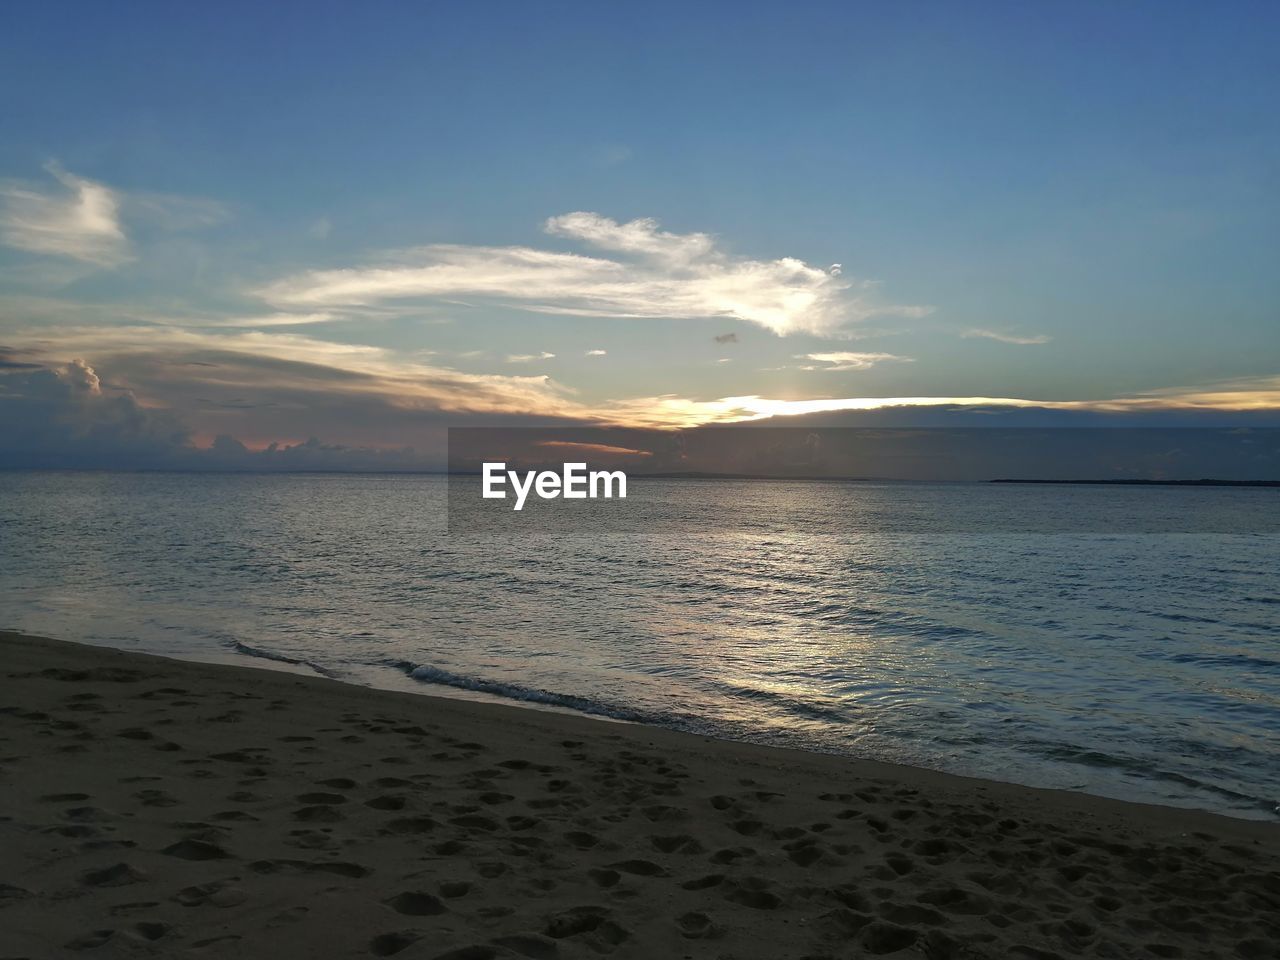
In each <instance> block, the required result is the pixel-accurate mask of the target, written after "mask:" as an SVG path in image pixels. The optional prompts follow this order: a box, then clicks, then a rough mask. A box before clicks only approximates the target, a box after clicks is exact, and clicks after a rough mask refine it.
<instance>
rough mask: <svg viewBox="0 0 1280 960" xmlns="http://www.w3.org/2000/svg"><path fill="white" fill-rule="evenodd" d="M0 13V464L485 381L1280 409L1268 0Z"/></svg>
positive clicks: (1231, 410)
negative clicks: (1246, 0)
mask: <svg viewBox="0 0 1280 960" xmlns="http://www.w3.org/2000/svg"><path fill="white" fill-rule="evenodd" d="M1055 11H1056V12H1055ZM3 23H4V28H3V29H0V116H3V118H4V120H3V127H4V136H3V137H0V244H2V246H0V431H2V432H3V434H4V436H2V437H0V457H3V458H4V460H8V461H9V462H10V463H13V464H17V465H27V464H41V463H48V464H55V465H56V464H71V465H75V464H81V463H84V464H104V463H110V464H121V465H128V464H140V465H145V464H147V463H151V462H161V460H163V458H164V457H165V456H168V455H169V454H171V453H172V452H173V451H175V450H177V451H184V450H189V449H190V448H192V447H208V446H209V445H211V444H213V443H214V441H215V438H216V437H218V436H219V435H223V439H222V440H221V441H218V442H219V444H220V445H221V448H222V449H223V450H227V451H235V450H236V449H237V448H236V444H244V445H246V446H247V447H248V448H250V449H252V450H257V449H260V448H262V447H264V446H266V445H267V444H270V443H272V442H274V443H277V444H279V445H281V446H288V445H292V444H298V443H301V442H303V441H306V440H307V439H308V438H317V441H318V442H319V443H320V444H323V445H326V446H328V447H330V448H332V449H335V450H337V449H339V448H341V449H343V450H347V451H359V450H379V449H386V448H397V449H398V448H403V447H413V448H415V449H416V450H419V451H422V450H425V449H427V448H428V447H430V445H431V444H432V443H433V442H435V441H434V440H433V437H436V436H438V431H439V429H440V428H441V426H443V425H446V424H453V425H466V424H476V423H487V422H514V420H513V418H516V417H520V418H525V417H532V418H535V419H537V420H539V421H540V422H555V421H556V420H562V419H568V420H574V421H583V422H601V423H623V424H632V425H648V426H687V425H694V424H699V423H705V422H726V421H733V420H742V419H746V418H755V417H766V416H770V415H778V414H791V413H816V412H821V413H829V412H836V413H839V412H842V411H864V410H868V409H875V408H881V407H886V406H888V407H894V408H903V409H904V410H906V411H907V414H903V413H902V411H898V413H899V414H900V415H901V416H900V419H899V420H898V421H896V422H910V418H911V416H914V414H913V413H911V411H920V412H921V416H922V417H923V416H924V415H925V412H926V411H927V410H928V408H929V407H931V406H932V407H937V408H938V409H940V410H944V411H947V412H949V413H955V414H956V415H960V414H963V413H965V412H966V411H967V410H972V409H973V408H978V409H981V410H983V411H987V410H994V411H1000V410H1003V409H1006V408H1007V409H1017V408H1023V409H1036V410H1056V411H1058V412H1059V413H1062V414H1064V415H1076V414H1079V415H1080V416H1082V417H1083V416H1086V415H1087V416H1089V417H1093V418H1095V419H1096V418H1097V417H1099V416H1131V417H1132V416H1139V415H1143V414H1147V415H1152V416H1154V415H1156V414H1163V415H1164V416H1166V417H1168V416H1175V417H1180V416H1182V414H1183V412H1184V411H1188V410H1190V409H1192V408H1206V407H1207V408H1211V409H1214V410H1220V411H1227V414H1229V415H1234V414H1236V413H1239V414H1240V416H1241V418H1242V422H1243V421H1244V420H1246V419H1247V420H1249V422H1269V423H1271V424H1272V425H1275V424H1280V313H1278V307H1277V305H1278V304H1280V269H1277V262H1278V260H1280V258H1278V256H1277V254H1280V174H1278V166H1277V165H1278V164H1280V126H1278V124H1277V119H1276V118H1277V114H1276V110H1275V104H1276V103H1277V102H1280V82H1278V80H1277V68H1276V59H1275V38H1276V36H1277V35H1280V7H1277V6H1276V5H1275V4H1271V3H1256V4H1254V3H1243V2H1239V3H1226V4H1214V5H1210V4H1204V3H1174V2H1161V3H1146V4H1144V3H1126V4H1113V3H1097V4H1092V3H1071V4H1065V3H1064V4H1060V5H1057V4H1031V5H1028V4H1017V3H983V4H977V5H956V4H946V3H902V4H866V5H863V4H843V3H842V4H799V5H793V6H790V7H786V6H779V5H777V4H751V3H746V4H737V3H735V4H705V5H682V4H672V5H662V4H654V3H646V4H643V5H635V6H634V7H632V8H630V9H629V10H621V9H617V8H615V7H614V6H613V5H600V4H594V5H592V4H563V3H551V4H515V3H511V4H507V3H497V4H465V5H464V4H431V5H418V4H403V3H400V4H379V3H372V4H361V5H358V6H357V5H347V4H323V3H307V4H287V3H282V4H270V5H261V4H238V3H220V4H216V5H202V6H193V5H178V6H175V5H173V4H147V3H130V4H128V5H126V6H124V7H118V6H117V7H113V6H111V5H104V4H65V3H56V2H55V3H47V4H40V5H34V4H32V5H22V6H19V5H16V4H15V5H8V6H7V7H6V9H5V12H4V14H3ZM933 413H935V414H936V413H937V410H935V411H933ZM850 416H853V417H856V416H857V414H856V413H854V414H850ZM1188 416H1190V415H1188ZM1219 416H1223V415H1222V414H1219ZM1249 418H1252V419H1249ZM1259 418H1261V419H1259ZM930 422H932V421H930ZM1179 422H1181V421H1179ZM1186 422H1194V417H1191V418H1190V419H1187V420H1186ZM1223 422H1225V421H1223ZM229 438H234V439H229ZM352 455H353V456H354V455H356V454H355V453H353V454H352ZM157 458H160V460H157ZM0 465H4V463H3V461H0Z"/></svg>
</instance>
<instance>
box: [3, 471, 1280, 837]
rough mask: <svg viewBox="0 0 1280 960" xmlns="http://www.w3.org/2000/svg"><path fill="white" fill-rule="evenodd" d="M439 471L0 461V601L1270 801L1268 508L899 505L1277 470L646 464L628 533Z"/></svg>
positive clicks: (612, 708)
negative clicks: (453, 503)
mask: <svg viewBox="0 0 1280 960" xmlns="http://www.w3.org/2000/svg"><path fill="white" fill-rule="evenodd" d="M975 498H984V499H979V500H975ZM1173 498H1183V499H1180V500H1179V499H1173ZM1193 498H1194V499H1193ZM444 501H445V481H444V480H443V479H442V478H439V477H422V476H414V477H396V476H318V475H293V476H257V475H248V476H244V475H240V476H236V475H162V474H151V475H135V474H24V473H10V474H0V625H3V626H7V627H13V628H18V629H23V630H26V631H29V632H33V633H45V634H49V635H52V636H60V637H65V638H68V639H74V640H83V641H89V642H94V643H104V644H111V645H116V646H123V647H130V648H135V649H142V650H148V651H153V652H158V653H168V654H178V655H182V656H188V657H193V658H197V659H219V658H223V659H225V658H227V657H242V656H252V657H259V658H267V660H259V661H258V662H260V663H266V662H268V661H274V662H275V663H276V664H288V663H290V662H294V663H295V664H296V666H297V668H301V667H304V666H305V667H306V668H308V669H314V670H317V671H320V672H322V673H325V674H328V675H331V676H334V677H338V678H340V679H346V680H351V681H355V682H360V683H367V684H373V685H379V686H390V687H398V688H402V689H403V688H407V687H413V688H416V689H420V690H423V691H425V692H433V693H434V692H445V693H450V694H461V695H467V696H480V697H485V696H496V697H501V698H505V699H513V700H519V701H525V702H529V703H537V704H542V705H552V706H560V707H567V708H572V709H576V710H583V711H586V712H590V713H596V714H600V715H606V716H613V717H618V718H621V719H631V720H638V721H643V722H650V723H658V724H663V725H667V726H672V727H677V728H682V729H690V730H698V731H702V732H706V733H708V734H712V735H717V736H725V737H733V738H739V739H749V740H757V741H762V742H769V743H778V744H786V745H791V746H798V747H803V748H807V749H814V750H822V751H828V752H835V753H845V754H854V755H859V756H868V757H875V758H879V759H886V760H893V761H899V762H904V763H910V764H916V765H922V766H929V767H935V768H938V769H943V770H948V771H952V772H958V773H966V774H972V775H978V776H987V777H994V778H998V779H1005V780H1013V781H1017V782H1022V783H1028V784H1033V785H1039V786H1054V787H1064V788H1071V789H1079V790H1086V791H1089V792H1093V793H1098V794H1104V795H1110V796H1118V797H1124V798H1129V799H1139V800H1146V801H1150V802H1157V803H1171V804H1179V805H1188V806H1198V807H1204V808H1208V809H1214V810H1218V811H1221V812H1227V813H1232V814H1235V815H1240V816H1254V817H1268V816H1275V815H1276V805H1277V802H1278V801H1280V589H1278V588H1280V573H1278V572H1277V571H1280V536H1277V535H1276V534H1274V533H1268V534H1253V535H1239V534H1231V535H1228V534H1206V533H1199V534H1190V533H1187V534H1179V533H1156V534H1152V533H1102V532H1097V531H1098V530H1100V529H1107V526H1106V525H1105V524H1102V525H1099V524H1097V523H1094V524H1091V525H1090V527H1091V529H1090V532H1083V533H1078V534H1070V533H1014V532H1007V530H1008V529H1011V528H1016V525H1013V527H1011V526H1010V525H1009V524H1004V523H1000V524H997V523H993V524H992V527H993V529H995V528H997V527H998V528H1001V529H1005V530H1006V532H993V533H971V532H966V533H956V532H931V530H932V529H934V528H932V527H930V525H929V524H921V523H919V522H918V520H919V518H920V517H921V516H926V517H927V516H931V515H936V516H937V517H938V518H939V523H938V524H937V525H936V529H937V530H939V531H946V530H947V529H949V527H948V524H947V523H945V522H942V518H944V517H948V516H952V515H954V514H955V513H956V512H960V511H963V509H965V508H966V505H968V507H969V508H970V509H971V508H972V505H973V504H974V503H975V502H978V503H981V504H983V509H984V510H986V511H987V512H988V513H989V514H991V515H993V516H999V517H1002V518H1005V519H1007V518H1010V517H1019V516H1020V517H1036V516H1048V515H1055V514H1063V513H1066V514H1071V513H1072V512H1073V511H1074V510H1076V509H1081V510H1086V509H1087V511H1091V512H1092V514H1091V515H1092V516H1094V517H1095V518H1096V517H1103V518H1104V519H1105V518H1106V517H1108V516H1114V517H1115V518H1117V523H1116V524H1115V526H1114V529H1116V530H1126V529H1140V528H1141V524H1138V525H1137V526H1135V525H1134V520H1135V518H1136V519H1138V520H1141V519H1142V518H1143V517H1144V516H1146V515H1147V514H1152V515H1155V514H1160V515H1164V516H1168V515H1177V514H1178V512H1179V511H1183V510H1186V509H1188V508H1189V506H1190V505H1193V504H1194V505H1195V506H1196V509H1201V508H1205V507H1208V508H1211V509H1212V510H1215V511H1219V512H1225V513H1227V514H1231V513H1233V512H1235V513H1239V512H1240V511H1242V510H1243V511H1259V510H1261V511H1273V510H1275V509H1276V507H1277V506H1280V494H1278V492H1277V491H1275V490H1244V491H1240V490H1223V489H1215V488H1204V489H1189V490H1167V489H1150V488H1138V489H1115V488H1105V487H1094V488H1063V487H1035V488H1025V487H1016V488H1013V487H1011V488H997V487H990V486H985V485H983V486H981V487H979V486H977V485H967V484H957V485H925V484H901V485H899V484H830V483H806V482H795V483H792V482H786V483H751V482H731V481H726V482H709V481H687V480H686V481H680V480H662V481H658V480H653V481H645V482H633V483H632V488H631V490H630V496H629V498H628V500H627V501H626V509H627V510H628V511H629V515H630V516H631V517H633V518H634V517H636V516H643V517H647V518H652V523H651V524H650V523H646V524H641V525H640V527H641V528H642V529H647V530H648V532H637V530H636V529H635V527H634V525H633V527H632V528H631V529H628V530H626V531H611V530H610V528H609V526H608V525H607V524H600V523H598V522H594V521H591V520H589V519H588V518H589V517H590V516H591V515H590V513H589V511H588V512H586V513H584V514H583V518H584V519H583V520H582V522H580V523H578V524H577V526H574V525H573V524H570V525H569V526H568V527H567V528H564V527H562V528H560V529H558V530H557V532H556V533H554V534H544V533H539V532H538V531H537V528H536V527H534V528H531V530H530V532H529V534H528V535H522V536H515V535H497V536H495V535H478V534H475V533H474V532H468V530H467V529H466V528H465V526H464V525H462V524H459V523H458V522H456V520H455V522H454V523H453V524H452V525H451V526H450V527H448V528H446V526H445V512H444ZM895 511H897V512H901V513H903V515H907V514H909V515H910V516H912V517H913V518H915V520H913V522H912V524H910V525H905V526H904V529H895V528H894V525H892V524H884V523H879V524H867V523H865V522H863V520H862V519H860V518H865V517H866V516H868V515H869V514H874V515H876V516H878V517H881V518H883V517H886V516H889V517H892V516H894V515H895ZM931 512H932V513H931Z"/></svg>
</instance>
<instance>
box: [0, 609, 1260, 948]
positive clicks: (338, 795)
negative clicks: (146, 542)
mask: <svg viewBox="0 0 1280 960" xmlns="http://www.w3.org/2000/svg"><path fill="white" fill-rule="evenodd" d="M0 656H2V657H3V670H2V671H0V741H2V744H0V789H2V790H3V796H4V805H3V810H2V811H0V814H2V817H0V838H2V839H0V930H3V931H4V933H3V936H2V937H0V955H2V956H4V957H6V958H15V957H30V958H43V957H57V956H104V957H117V956H134V955H137V956H157V957H172V956H188V955H190V956H210V957H218V956H226V957H280V958H289V957H300V958H301V957H368V956H374V957H385V956H398V957H403V958H410V957H413V958H418V957H421V958H441V960H443V958H455V960H488V958H499V957H502V958H520V957H531V958H554V957H566V958H570V957H599V956H615V957H619V958H623V957H656V958H666V957H717V958H739V957H741V958H746V957H760V958H790V957H795V958H800V957H810V958H818V957H860V956H872V955H889V956H903V957H915V956H923V957H929V958H948V957H1032V958H1049V957H1075V956H1097V957H1242V958H1245V960H1252V958H1263V957H1269V956H1274V952H1273V951H1274V949H1275V944H1276V943H1277V942H1280V919H1278V918H1280V827H1278V826H1276V825H1274V824H1267V823H1252V822H1246V821H1240V820H1233V819H1229V818H1225V817H1220V816H1214V815H1211V814H1205V813H1199V812H1194V811H1184V810H1176V809H1171V808H1162V807H1153V806H1143V805H1137V804H1127V803H1122V802H1116V801H1108V800H1101V799H1097V798H1092V797H1086V796H1081V795H1076V794H1070V793H1062V792H1056V791H1045V790H1035V789H1029V788H1023V787H1017V786H1011V785H1007V784H1001V783H994V782H987V781H980V780H970V779H965V778H960V777H953V776H947V775H943V774H938V773H932V772H928V771H923V770H916V769H912V768H907V767H896V766H891V765H887V764H878V763H872V762H860V761H849V760H846V759H840V758H834V757H826V756H818V755H810V754H803V753H797V752H791V751H785V750H777V749H769V748H763V747H757V746H751V745H744V744H735V743H725V742H718V741H710V740H706V739H704V738H701V737H695V736H690V735H685V734H678V733H672V732H669V731H664V730H659V729H651V728H646V727H638V726H633V725H626V724H619V723H608V722H603V721H597V720H592V719H587V718H580V717H576V716H568V715H562V714H553V713H549V712H543V711H534V710H528V709H521V708H514V707H505V706H500V705H491V704H483V703H470V702H464V701H459V700H453V699H442V698H436V697H430V696H416V695H412V694H399V693H391V692H385V691H376V690H371V689H365V688H361V687H356V686H351V685H346V684H341V683H336V682H333V681H329V680H324V679H319V678H311V677H304V676H296V675H292V674H284V673H279V672H272V671H266V670H256V669H251V668H245V667H238V666H209V665H204V664H196V663H187V662H179V661H174V660H169V659H164V658H158V657H152V656H146V655H141V654H134V653H126V652H120V651H115V650H109V649H100V648H95V647H87V646H80V645H74V644H68V643H63V642H59V641H56V640H48V639H42V638H36V637H29V636H23V635H18V634H12V633H0Z"/></svg>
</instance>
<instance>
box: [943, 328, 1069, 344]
mask: <svg viewBox="0 0 1280 960" xmlns="http://www.w3.org/2000/svg"><path fill="white" fill-rule="evenodd" d="M960 336H962V337H968V338H973V337H983V338H985V339H987V340H999V341H1000V342H1001V343H1016V344H1018V345H1019V346H1023V347H1030V346H1035V345H1037V344H1041V343H1048V342H1049V341H1050V340H1052V339H1053V337H1050V336H1047V335H1046V334H1043V333H1040V334H1033V335H1023V334H1017V333H1004V332H1002V331H1000V330H986V329H983V328H974V329H972V330H966V331H965V332H964V333H962V334H960Z"/></svg>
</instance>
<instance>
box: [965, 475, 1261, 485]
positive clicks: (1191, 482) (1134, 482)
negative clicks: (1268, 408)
mask: <svg viewBox="0 0 1280 960" xmlns="http://www.w3.org/2000/svg"><path fill="white" fill-rule="evenodd" d="M990 482H991V483H1065V484H1075V485H1083V486H1118V487H1280V480H1214V479H1212V478H1209V477H1205V478H1202V479H1200V480H1014V479H1007V478H1001V479H999V480H992V481H990Z"/></svg>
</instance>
